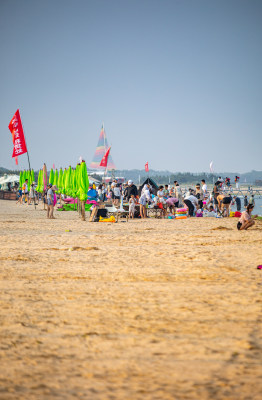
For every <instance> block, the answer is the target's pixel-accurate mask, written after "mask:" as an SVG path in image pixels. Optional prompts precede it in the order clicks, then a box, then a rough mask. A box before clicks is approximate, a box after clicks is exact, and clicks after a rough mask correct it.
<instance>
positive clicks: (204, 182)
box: [201, 179, 207, 198]
mask: <svg viewBox="0 0 262 400" xmlns="http://www.w3.org/2000/svg"><path fill="white" fill-rule="evenodd" d="M201 183H202V190H203V194H204V198H206V197H207V185H206V181H205V179H202V181H201Z"/></svg>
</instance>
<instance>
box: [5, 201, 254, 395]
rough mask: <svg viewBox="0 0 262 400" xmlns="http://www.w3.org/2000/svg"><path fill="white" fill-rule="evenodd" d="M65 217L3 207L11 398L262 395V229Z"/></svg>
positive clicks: (209, 222)
mask: <svg viewBox="0 0 262 400" xmlns="http://www.w3.org/2000/svg"><path fill="white" fill-rule="evenodd" d="M55 216H56V217H57V219H56V220H47V219H46V215H45V212H44V211H42V205H41V206H37V210H36V211H35V210H34V207H33V206H26V205H24V206H21V205H16V204H15V202H12V201H2V200H1V201H0V236H1V248H0V265H1V268H0V276H1V280H0V304H1V311H0V399H1V400H2V399H4V400H14V399H19V400H22V399H24V400H25V399H26V400H31V399H35V400H42V399H43V400H45V399H61V400H62V399H63V400H64V399H92V400H102V399H110V400H114V399H116V400H120V399H121V400H122V399H139V400H140V399H141V400H142V399H143V400H145V399H148V400H162V399H163V400H169V399H201V400H203V399H204V400H205V399H232V400H235V399H238V400H239V399H245V400H247V399H250V400H259V399H261V393H262V370H261V361H262V357H261V354H262V329H261V326H262V324H261V322H262V291H261V289H262V271H260V270H257V269H256V266H257V265H258V264H262V223H261V222H258V223H257V224H256V226H255V227H254V228H252V229H250V230H249V231H241V232H240V231H237V230H236V223H237V219H235V218H228V219H216V218H191V219H188V220H177V221H174V220H155V219H148V220H146V221H140V220H134V221H132V220H131V221H130V222H128V223H126V222H119V223H117V224H109V223H105V224H103V223H89V222H82V221H81V220H80V219H79V218H78V214H77V213H74V212H55ZM66 230H70V232H66Z"/></svg>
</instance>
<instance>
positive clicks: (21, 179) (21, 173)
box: [19, 171, 23, 187]
mask: <svg viewBox="0 0 262 400" xmlns="http://www.w3.org/2000/svg"><path fill="white" fill-rule="evenodd" d="M22 185H23V172H22V171H20V177H19V186H20V187H22Z"/></svg>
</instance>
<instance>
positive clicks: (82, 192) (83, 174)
mask: <svg viewBox="0 0 262 400" xmlns="http://www.w3.org/2000/svg"><path fill="white" fill-rule="evenodd" d="M78 183H79V191H78V192H79V199H80V201H81V214H82V220H83V221H85V202H86V199H87V191H88V188H89V179H88V175H87V169H86V163H85V162H84V161H82V163H81V165H80V168H79V182H78Z"/></svg>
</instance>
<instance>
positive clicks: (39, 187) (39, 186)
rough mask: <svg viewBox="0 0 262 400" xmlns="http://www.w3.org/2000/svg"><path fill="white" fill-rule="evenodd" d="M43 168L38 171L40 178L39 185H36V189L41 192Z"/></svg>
mask: <svg viewBox="0 0 262 400" xmlns="http://www.w3.org/2000/svg"><path fill="white" fill-rule="evenodd" d="M41 171H42V170H41V169H40V170H39V172H38V179H37V187H36V191H37V192H41Z"/></svg>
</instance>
